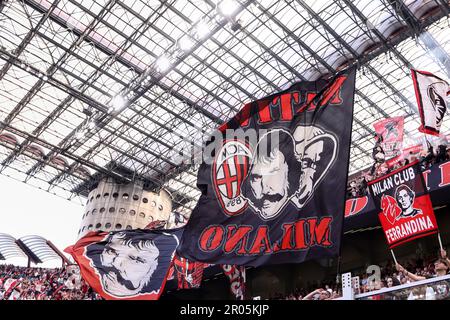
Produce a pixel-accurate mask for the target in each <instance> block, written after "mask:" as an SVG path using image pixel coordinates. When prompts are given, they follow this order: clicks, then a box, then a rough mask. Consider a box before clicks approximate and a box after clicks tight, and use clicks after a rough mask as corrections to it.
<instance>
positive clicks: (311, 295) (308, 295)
mask: <svg viewBox="0 0 450 320" xmlns="http://www.w3.org/2000/svg"><path fill="white" fill-rule="evenodd" d="M322 290H323V289H316V290H314V291H313V292H310V293H308V294H307V295H306V296H305V297H304V298H303V299H302V300H312V299H313V298H314V295H315V294H317V293H320V292H321V291H322Z"/></svg>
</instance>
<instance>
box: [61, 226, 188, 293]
mask: <svg viewBox="0 0 450 320" xmlns="http://www.w3.org/2000/svg"><path fill="white" fill-rule="evenodd" d="M181 234H182V229H173V230H139V229H138V230H126V231H116V232H110V233H106V232H90V233H88V234H87V235H86V236H84V237H83V238H81V239H80V240H78V242H77V243H76V244H75V245H73V246H71V247H69V248H67V249H66V250H65V251H66V252H67V253H70V254H71V255H72V257H73V258H74V259H75V261H76V262H77V264H78V266H79V267H80V271H81V274H82V276H83V279H84V280H85V281H86V282H87V283H88V284H89V285H90V286H91V287H92V288H93V289H94V290H95V291H96V292H97V293H98V294H100V295H101V296H102V297H103V298H104V299H107V300H116V299H122V300H157V299H158V298H159V296H160V295H161V293H162V292H163V290H164V285H165V283H166V278H167V277H166V276H167V273H168V271H169V266H170V265H171V262H172V258H173V255H174V252H175V249H176V247H177V246H178V243H179V239H180V237H181Z"/></svg>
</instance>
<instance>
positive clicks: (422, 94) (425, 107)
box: [411, 69, 449, 136]
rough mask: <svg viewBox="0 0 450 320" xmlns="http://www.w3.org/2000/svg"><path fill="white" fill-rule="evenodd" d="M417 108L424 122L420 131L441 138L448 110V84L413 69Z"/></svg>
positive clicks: (428, 73) (432, 75) (429, 74)
mask: <svg viewBox="0 0 450 320" xmlns="http://www.w3.org/2000/svg"><path fill="white" fill-rule="evenodd" d="M411 76H412V79H413V84H414V91H415V93H416V99H417V106H418V108H419V114H420V120H421V122H422V124H421V126H420V127H419V131H420V132H423V133H426V134H431V135H434V136H439V131H440V129H441V124H442V121H443V120H444V115H445V111H446V110H447V98H446V96H447V94H448V90H449V85H448V83H447V82H446V81H445V80H443V79H441V78H439V77H437V76H435V75H434V74H432V73H430V72H426V71H418V70H414V69H411Z"/></svg>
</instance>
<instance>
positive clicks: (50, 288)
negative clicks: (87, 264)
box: [0, 265, 101, 300]
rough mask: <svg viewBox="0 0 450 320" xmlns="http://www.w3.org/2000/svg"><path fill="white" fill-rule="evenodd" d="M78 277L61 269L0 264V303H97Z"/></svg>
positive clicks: (93, 293)
mask: <svg viewBox="0 0 450 320" xmlns="http://www.w3.org/2000/svg"><path fill="white" fill-rule="evenodd" d="M99 299H101V298H100V296H99V295H98V294H96V293H95V292H93V291H92V289H91V288H90V287H89V286H88V285H87V284H86V282H84V281H83V279H82V278H81V277H79V276H76V275H74V274H72V273H71V271H70V270H68V269H65V268H60V269H46V268H34V267H33V268H25V267H18V266H13V265H0V300H99Z"/></svg>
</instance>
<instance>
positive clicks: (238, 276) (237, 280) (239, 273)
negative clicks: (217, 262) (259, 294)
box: [222, 264, 245, 300]
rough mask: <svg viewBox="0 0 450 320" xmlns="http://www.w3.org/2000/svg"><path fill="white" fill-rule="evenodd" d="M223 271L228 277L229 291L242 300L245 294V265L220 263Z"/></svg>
mask: <svg viewBox="0 0 450 320" xmlns="http://www.w3.org/2000/svg"><path fill="white" fill-rule="evenodd" d="M222 269H223V272H224V273H225V275H226V276H227V277H228V279H230V289H231V293H232V294H234V296H235V297H236V299H238V300H244V296H245V267H244V266H235V265H230V264H224V265H222Z"/></svg>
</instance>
